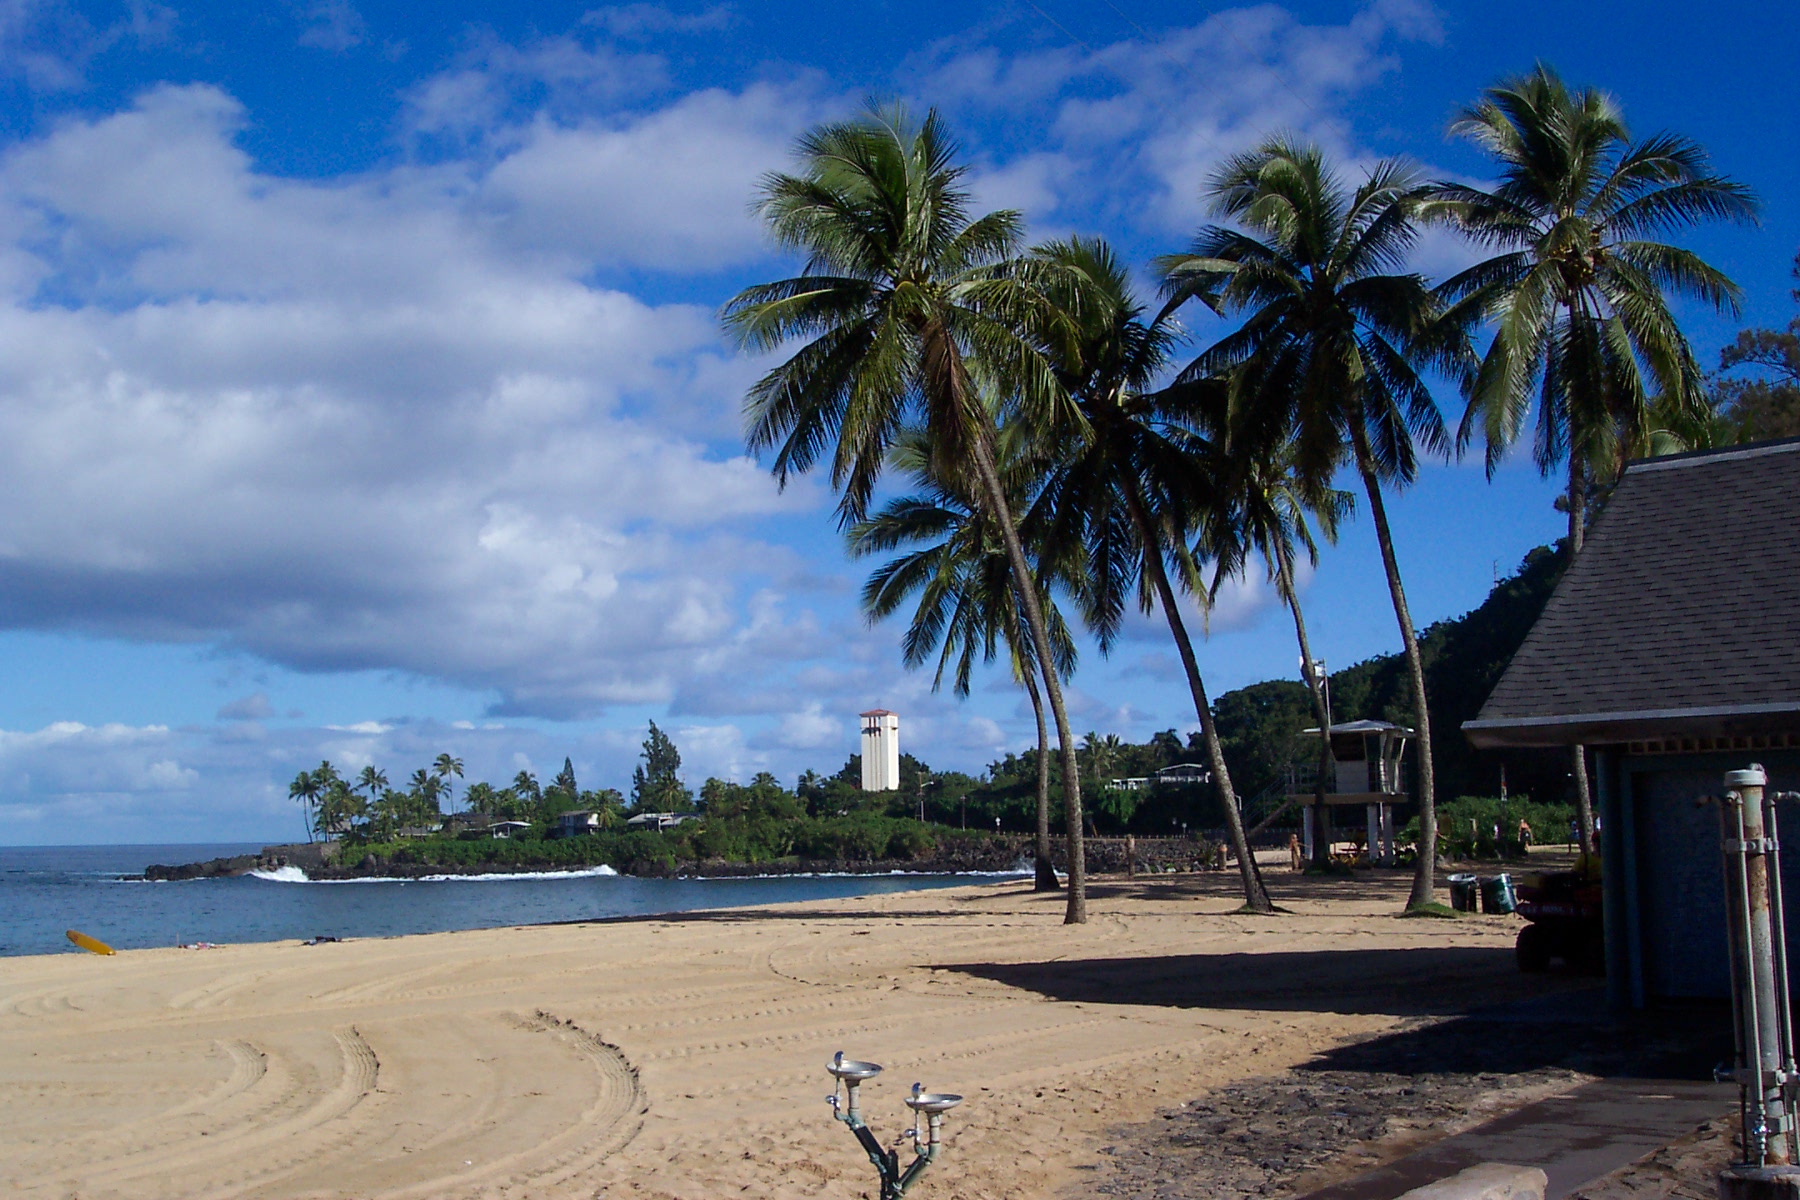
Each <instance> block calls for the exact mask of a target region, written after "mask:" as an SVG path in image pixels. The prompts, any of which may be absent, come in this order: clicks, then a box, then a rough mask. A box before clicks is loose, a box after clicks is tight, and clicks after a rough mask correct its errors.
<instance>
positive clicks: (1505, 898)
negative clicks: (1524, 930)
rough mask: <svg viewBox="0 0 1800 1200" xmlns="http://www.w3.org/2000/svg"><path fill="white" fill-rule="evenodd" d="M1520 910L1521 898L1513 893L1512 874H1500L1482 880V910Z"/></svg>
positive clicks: (1500, 911)
mask: <svg viewBox="0 0 1800 1200" xmlns="http://www.w3.org/2000/svg"><path fill="white" fill-rule="evenodd" d="M1518 910H1519V898H1518V897H1517V896H1515V895H1513V883H1512V876H1511V875H1507V874H1504V873H1502V874H1499V875H1496V876H1494V877H1493V878H1492V879H1484V880H1482V881H1481V911H1482V912H1484V913H1509V912H1517V911H1518Z"/></svg>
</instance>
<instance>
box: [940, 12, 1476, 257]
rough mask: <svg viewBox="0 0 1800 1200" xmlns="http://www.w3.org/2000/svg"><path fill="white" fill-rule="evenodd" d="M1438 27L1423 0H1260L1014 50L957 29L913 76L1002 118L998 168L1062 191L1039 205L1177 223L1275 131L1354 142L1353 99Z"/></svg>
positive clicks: (953, 103) (1179, 226)
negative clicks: (1297, 2) (1357, 3)
mask: <svg viewBox="0 0 1800 1200" xmlns="http://www.w3.org/2000/svg"><path fill="white" fill-rule="evenodd" d="M1441 36H1442V30H1441V27H1440V25H1439V23H1438V20H1437V16H1436V10H1435V9H1433V8H1432V7H1431V6H1430V5H1429V4H1427V3H1425V2H1424V0H1391V2H1390V0H1377V2H1376V3H1374V4H1372V5H1370V6H1369V7H1366V8H1364V9H1363V10H1362V11H1360V12H1359V13H1357V14H1356V15H1355V16H1353V17H1352V18H1351V19H1350V20H1349V21H1348V22H1346V23H1344V24H1342V25H1308V24H1306V23H1304V22H1303V21H1301V20H1300V19H1299V18H1298V17H1297V16H1296V15H1295V14H1293V13H1292V12H1290V11H1288V10H1287V9H1285V8H1282V7H1279V6H1277V5H1274V4H1259V5H1255V6H1252V7H1247V8H1234V9H1228V10H1225V11H1222V12H1218V13H1215V14H1213V15H1212V16H1209V17H1208V18H1207V19H1206V20H1204V21H1201V22H1200V23H1198V24H1196V25H1192V26H1188V27H1179V28H1175V29H1170V30H1166V31H1163V32H1161V33H1160V34H1158V35H1156V36H1154V37H1151V36H1148V35H1142V34H1141V35H1140V36H1136V37H1131V38H1126V39H1123V40H1120V41H1117V42H1112V43H1108V44H1103V45H1097V46H1080V47H1076V46H1068V45H1057V46H1052V47H1050V48H1046V49H1041V50H1036V51H1029V52H1023V53H1008V52H1004V51H1001V50H999V49H997V48H996V47H994V46H992V45H976V46H970V45H969V40H968V39H967V38H966V37H957V38H949V39H946V40H945V41H943V42H941V43H939V44H938V45H937V46H935V47H933V48H932V49H931V50H930V51H929V52H928V53H926V54H924V55H921V56H918V57H917V58H915V59H914V60H913V61H912V62H911V63H910V64H909V66H908V68H907V72H906V76H907V79H908V86H909V89H910V90H911V91H913V92H914V93H915V94H917V95H919V96H921V97H924V98H926V99H928V100H929V101H930V102H931V103H934V104H937V105H939V106H940V107H942V108H947V109H951V110H960V111H965V112H967V111H972V112H978V113H982V114H983V115H985V116H986V117H988V118H989V119H990V120H991V121H993V122H995V123H997V125H998V127H999V129H1000V130H1001V131H1002V132H1001V134H1000V136H998V137H996V136H994V135H992V134H989V135H987V136H986V138H985V141H984V143H983V144H984V145H986V146H989V147H990V148H994V149H995V151H996V152H995V155H994V157H995V158H996V159H998V160H999V164H998V165H997V166H996V167H995V168H994V171H993V176H994V179H995V180H996V181H997V182H999V181H1006V182H1010V184H1011V188H1010V192H1011V194H1014V195H1019V196H1022V197H1027V198H1029V199H1030V200H1032V201H1034V202H1036V203H1037V205H1045V202H1047V201H1054V202H1055V203H1053V204H1050V205H1048V206H1043V207H1035V208H1034V211H1033V216H1034V217H1035V218H1037V219H1040V220H1042V219H1045V218H1049V219H1051V220H1053V221H1058V222H1062V221H1067V220H1069V219H1071V218H1072V217H1074V216H1075V215H1077V214H1079V215H1080V216H1081V217H1083V218H1085V219H1092V218H1094V217H1099V218H1101V219H1103V220H1105V221H1106V222H1107V223H1109V224H1119V223H1123V224H1126V225H1127V226H1129V227H1133V228H1135V229H1137V230H1138V231H1140V232H1152V231H1155V232H1160V233H1163V234H1167V233H1171V232H1173V233H1178V234H1179V233H1187V232H1190V231H1191V229H1192V227H1193V225H1194V224H1195V222H1196V221H1197V220H1198V219H1200V217H1201V216H1202V215H1203V210H1202V206H1201V203H1200V192H1201V188H1202V185H1203V183H1204V181H1205V178H1206V175H1207V173H1208V172H1209V171H1210V170H1211V169H1212V167H1213V166H1214V165H1215V164H1216V163H1218V162H1219V161H1220V160H1221V159H1223V158H1224V157H1225V156H1227V155H1229V154H1231V153H1235V152H1237V151H1240V150H1244V149H1247V148H1249V147H1250V146H1252V145H1254V144H1255V143H1256V142H1258V141H1260V140H1261V139H1262V138H1264V137H1266V136H1268V135H1269V134H1270V133H1273V132H1276V131H1281V130H1285V131H1289V132H1297V133H1299V134H1301V135H1303V136H1306V137H1310V138H1312V139H1314V140H1317V141H1319V142H1321V143H1322V144H1324V145H1325V146H1326V147H1327V148H1328V149H1330V150H1332V151H1333V152H1335V153H1338V154H1340V155H1354V154H1355V153H1356V152H1357V150H1358V147H1357V146H1356V145H1355V143H1354V141H1353V139H1352V137H1351V134H1350V126H1349V122H1348V121H1347V119H1346V117H1345V114H1344V101H1345V100H1346V99H1347V98H1349V97H1351V96H1354V95H1355V94H1357V93H1358V92H1360V91H1363V90H1365V89H1367V88H1369V87H1371V86H1373V85H1375V84H1377V83H1378V82H1379V81H1380V80H1381V79H1382V78H1384V77H1385V76H1386V75H1387V74H1389V73H1390V72H1391V71H1393V70H1394V69H1395V68H1396V66H1397V65H1398V64H1397V60H1396V59H1395V58H1394V56H1393V52H1392V51H1393V47H1394V46H1395V45H1396V44H1397V43H1399V42H1402V41H1427V42H1429V41H1435V40H1437V39H1439V38H1441ZM1000 147H1005V148H1007V149H1008V150H1010V149H1011V148H1013V147H1028V148H1029V149H1027V150H1026V151H1025V152H1024V153H1023V154H1015V153H1010V152H999V149H998V148H1000ZM983 178H985V177H984V176H977V179H983ZM1052 179H1053V182H1052ZM1008 190H1009V189H1007V188H1006V187H1004V186H1001V187H996V188H995V192H994V194H995V195H996V196H1003V195H1006V194H1008ZM983 198H984V199H985V198H986V193H985V192H984V193H983Z"/></svg>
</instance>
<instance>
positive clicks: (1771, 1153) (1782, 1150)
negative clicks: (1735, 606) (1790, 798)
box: [1720, 763, 1800, 1167]
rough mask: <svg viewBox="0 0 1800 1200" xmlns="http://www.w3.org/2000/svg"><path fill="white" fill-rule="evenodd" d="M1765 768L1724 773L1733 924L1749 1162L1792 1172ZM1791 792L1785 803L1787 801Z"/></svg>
mask: <svg viewBox="0 0 1800 1200" xmlns="http://www.w3.org/2000/svg"><path fill="white" fill-rule="evenodd" d="M1768 782H1769V780H1768V775H1767V773H1766V772H1764V770H1763V768H1762V766H1761V764H1759V763H1752V764H1751V765H1750V766H1749V767H1748V768H1747V769H1745V770H1741V771H1727V772H1726V773H1725V796H1724V803H1723V804H1722V805H1721V806H1720V817H1721V821H1722V824H1723V826H1724V828H1723V833H1724V835H1725V836H1724V849H1725V876H1726V891H1727V896H1726V904H1727V907H1728V910H1729V913H1728V920H1727V922H1726V923H1727V926H1728V929H1729V932H1730V942H1731V993H1732V1009H1733V1023H1734V1031H1733V1032H1734V1033H1735V1034H1736V1039H1735V1040H1736V1042H1737V1047H1738V1061H1737V1069H1736V1070H1735V1071H1733V1072H1732V1074H1733V1076H1734V1078H1735V1079H1736V1081H1737V1084H1738V1087H1739V1090H1740V1095H1741V1097H1742V1113H1743V1147H1744V1158H1745V1161H1746V1162H1747V1163H1749V1164H1751V1165H1754V1166H1769V1167H1785V1166H1789V1165H1791V1164H1793V1163H1794V1162H1795V1160H1796V1158H1800V1130H1796V1127H1795V1124H1794V1112H1793V1098H1794V1085H1795V1082H1796V1078H1795V1069H1794V1038H1793V1022H1792V1015H1791V1008H1790V1005H1789V1000H1788V980H1787V947H1786V946H1785V945H1784V944H1783V943H1784V942H1785V940H1786V936H1785V935H1786V922H1785V920H1784V919H1783V914H1782V896H1781V864H1780V863H1779V862H1778V861H1777V851H1778V850H1779V847H1780V844H1779V842H1778V841H1777V840H1776V836H1775V834H1776V821H1775V801H1776V799H1777V798H1778V797H1777V796H1776V795H1774V794H1772V793H1768V791H1767V788H1768ZM1787 795H1788V794H1784V795H1783V796H1782V797H1780V798H1784V799H1785V798H1787Z"/></svg>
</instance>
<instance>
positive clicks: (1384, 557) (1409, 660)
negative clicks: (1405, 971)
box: [1350, 420, 1437, 908]
mask: <svg viewBox="0 0 1800 1200" xmlns="http://www.w3.org/2000/svg"><path fill="white" fill-rule="evenodd" d="M1350 434H1351V441H1352V442H1353V444H1354V447H1355V451H1356V469H1357V471H1358V472H1359V473H1360V474H1361V475H1362V480H1363V490H1365V491H1366V492H1368V494H1369V514H1370V516H1371V517H1372V518H1373V519H1374V523H1375V540H1376V541H1377V542H1378V543H1379V544H1380V546H1381V565H1382V566H1383V567H1384V568H1385V569H1386V570H1387V581H1388V594H1389V595H1390V596H1392V597H1393V599H1394V619H1395V620H1396V621H1398V622H1399V624H1400V641H1401V643H1402V644H1403V645H1404V646H1405V648H1406V673H1407V675H1408V677H1409V678H1410V680H1411V682H1412V702H1413V721H1414V723H1415V724H1416V726H1417V734H1418V747H1419V748H1418V755H1419V854H1418V861H1417V862H1415V863H1414V864H1413V884H1412V894H1411V895H1409V896H1408V897H1407V898H1406V907H1408V908H1421V907H1423V906H1425V905H1427V904H1430V903H1431V902H1432V900H1433V897H1434V896H1435V889H1436V874H1437V804H1436V802H1435V799H1434V795H1433V792H1432V786H1433V783H1434V782H1435V781H1434V780H1433V778H1432V772H1431V710H1430V708H1428V707H1427V706H1426V701H1425V664H1424V663H1423V662H1422V661H1421V660H1420V658H1419V639H1418V637H1417V635H1415V634H1414V633H1413V623H1412V614H1411V613H1410V612H1408V611H1407V608H1406V588H1405V586H1404V585H1402V584H1401V582H1400V563H1399V561H1398V560H1397V559H1396V558H1395V557H1394V535H1393V532H1392V531H1391V530H1389V529H1388V519H1387V506H1386V505H1385V504H1383V503H1382V502H1381V481H1380V480H1379V479H1377V478H1376V476H1375V459H1374V456H1373V455H1372V454H1371V453H1370V452H1369V436H1368V433H1367V432H1366V431H1365V430H1364V429H1363V426H1362V422H1361V421H1360V420H1358V421H1356V422H1354V423H1353V424H1352V425H1351V430H1350Z"/></svg>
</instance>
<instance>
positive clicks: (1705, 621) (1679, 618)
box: [1463, 439, 1800, 1007]
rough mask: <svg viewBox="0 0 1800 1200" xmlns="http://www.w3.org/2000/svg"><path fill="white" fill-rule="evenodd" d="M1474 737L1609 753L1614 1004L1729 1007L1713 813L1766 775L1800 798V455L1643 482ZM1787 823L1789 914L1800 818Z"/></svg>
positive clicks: (1597, 529)
mask: <svg viewBox="0 0 1800 1200" xmlns="http://www.w3.org/2000/svg"><path fill="white" fill-rule="evenodd" d="M1463 731H1464V733H1465V734H1466V735H1467V736H1468V737H1469V739H1470V740H1471V741H1472V742H1474V744H1475V745H1476V746H1478V747H1484V748H1492V747H1510V746H1535V747H1574V746H1578V745H1579V746H1586V747H1587V748H1588V749H1589V750H1591V751H1592V755H1591V757H1592V761H1593V768H1594V769H1593V771H1592V777H1593V782H1594V790H1595V794H1596V797H1597V810H1598V818H1599V821H1600V825H1601V829H1602V831H1603V832H1602V837H1601V839H1600V842H1601V861H1602V867H1603V872H1604V877H1605V878H1604V897H1605V900H1604V908H1605V925H1606V971H1607V991H1608V995H1609V997H1610V998H1611V999H1612V1001H1613V1003H1614V1004H1616V1005H1620V1006H1633V1007H1643V1006H1645V1005H1647V1004H1651V1003H1654V1002H1655V1001H1658V1000H1665V999H1682V998H1698V997H1722V996H1726V995H1728V994H1729V992H1730V975H1729V967H1728V965H1727V957H1726V953H1727V952H1726V920H1725V907H1724V905H1725V899H1724V897H1725V891H1724V882H1723V873H1722V866H1723V852H1724V839H1723V837H1722V834H1721V824H1720V821H1721V818H1720V813H1719V807H1718V805H1717V804H1709V803H1708V802H1707V797H1711V796H1717V795H1718V794H1719V793H1720V792H1722V791H1723V790H1724V783H1723V775H1724V773H1725V772H1726V771H1728V770H1734V769H1738V768H1742V767H1747V766H1749V765H1750V764H1752V763H1761V764H1762V765H1763V766H1764V767H1765V768H1766V769H1767V771H1768V774H1769V785H1770V787H1771V788H1775V789H1778V790H1800V439H1790V440H1785V441H1780V442H1765V443H1760V444H1755V445H1748V446H1736V447H1730V448H1727V449H1723V450H1715V451H1704V452H1699V453H1693V454H1683V455H1675V456H1671V457H1667V458H1657V459H1647V460H1644V461H1640V462H1634V463H1632V464H1631V465H1630V466H1629V467H1628V468H1627V469H1626V470H1625V472H1624V475H1623V476H1622V478H1621V479H1620V480H1619V483H1618V485H1617V487H1616V488H1615V490H1614V491H1613V494H1612V496H1611V497H1610V498H1609V499H1608V500H1607V501H1606V505H1605V508H1604V510H1603V511H1602V512H1601V513H1600V515H1599V517H1598V518H1597V519H1596V520H1595V522H1594V524H1593V526H1592V528H1591V529H1590V531H1589V532H1588V535H1587V540H1586V544H1585V545H1584V546H1583V547H1582V550H1581V553H1580V554H1579V555H1577V556H1576V559H1575V561H1574V562H1573V563H1572V564H1571V565H1570V566H1569V569H1568V572H1567V573H1566V574H1565V575H1564V576H1563V578H1562V581H1561V582H1560V583H1559V584H1558V585H1557V588H1556V591H1555V594H1554V595H1552V597H1551V598H1550V601H1549V603H1548V604H1547V605H1546V606H1545V608H1544V611H1543V614H1542V615H1541V616H1540V617H1539V618H1538V620H1537V623H1536V624H1535V625H1534V626H1533V627H1532V630H1531V632H1530V634H1529V635H1528V636H1527V637H1526V639H1525V641H1524V643H1523V644H1522V645H1521V646H1520V647H1519V650H1518V653H1517V654H1515V655H1514V656H1513V659H1512V662H1511V663H1510V664H1509V665H1508V666H1507V668H1506V671H1505V673H1504V674H1503V675H1502V676H1501V678H1500V681H1499V683H1498V684H1496V685H1495V687H1494V690H1493V692H1492V694H1491V695H1489V697H1488V700H1487V703H1486V704H1485V705H1484V706H1483V708H1482V709H1481V712H1480V713H1479V714H1478V715H1477V717H1476V718H1475V719H1474V720H1472V721H1468V722H1465V723H1464V725H1463ZM1573 761H1574V760H1573V754H1572V751H1571V759H1570V762H1571V771H1572V769H1573ZM1545 798H1546V799H1564V798H1565V797H1545ZM1783 807H1786V806H1783ZM1782 817H1783V819H1785V820H1786V821H1787V822H1788V825H1789V828H1790V829H1792V830H1794V831H1795V832H1794V834H1793V835H1792V836H1790V837H1789V838H1788V839H1786V840H1785V841H1784V842H1783V843H1782V845H1781V847H1780V850H1779V854H1780V860H1781V865H1782V876H1783V884H1784V886H1783V895H1784V897H1785V898H1786V900H1787V902H1788V903H1789V906H1790V907H1792V906H1793V903H1794V902H1795V901H1796V900H1800V811H1784V812H1783V813H1782ZM1793 911H1795V912H1796V913H1800V908H1794V909H1793ZM1789 930H1790V934H1791V935H1792V936H1790V939H1789V940H1790V943H1791V946H1790V950H1789V956H1790V958H1792V957H1794V956H1795V955H1796V954H1800V922H1795V923H1794V924H1790V925H1789Z"/></svg>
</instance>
